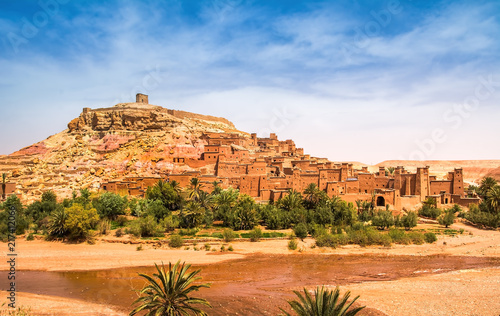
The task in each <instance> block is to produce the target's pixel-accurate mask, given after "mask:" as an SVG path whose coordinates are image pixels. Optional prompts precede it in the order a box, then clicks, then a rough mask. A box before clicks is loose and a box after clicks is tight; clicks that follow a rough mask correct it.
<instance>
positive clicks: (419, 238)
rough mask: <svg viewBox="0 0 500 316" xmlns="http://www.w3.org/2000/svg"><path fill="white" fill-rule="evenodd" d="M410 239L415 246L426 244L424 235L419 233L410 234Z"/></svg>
mask: <svg viewBox="0 0 500 316" xmlns="http://www.w3.org/2000/svg"><path fill="white" fill-rule="evenodd" d="M408 237H409V238H410V240H411V242H412V243H414V244H415V245H422V244H423V243H424V242H425V239H424V234H422V233H419V232H410V233H408Z"/></svg>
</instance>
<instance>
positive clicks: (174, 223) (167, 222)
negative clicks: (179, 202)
mask: <svg viewBox="0 0 500 316" xmlns="http://www.w3.org/2000/svg"><path fill="white" fill-rule="evenodd" d="M160 226H161V227H162V228H163V229H164V231H165V232H171V231H174V230H175V229H176V228H178V227H179V220H178V219H177V217H176V216H172V215H169V216H167V217H165V218H163V219H162V220H160Z"/></svg>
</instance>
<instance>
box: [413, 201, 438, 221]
mask: <svg viewBox="0 0 500 316" xmlns="http://www.w3.org/2000/svg"><path fill="white" fill-rule="evenodd" d="M418 215H420V216H424V217H428V218H432V219H436V218H438V216H439V215H441V210H440V209H438V208H436V207H434V206H430V205H427V204H424V205H423V206H422V207H421V208H420V210H419V211H418Z"/></svg>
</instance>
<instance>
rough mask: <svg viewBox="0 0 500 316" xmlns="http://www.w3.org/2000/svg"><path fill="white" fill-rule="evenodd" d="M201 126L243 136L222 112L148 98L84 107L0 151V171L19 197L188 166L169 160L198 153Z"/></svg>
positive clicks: (66, 193) (61, 192) (201, 148)
mask: <svg viewBox="0 0 500 316" xmlns="http://www.w3.org/2000/svg"><path fill="white" fill-rule="evenodd" d="M206 132H231V133H239V134H241V135H244V136H247V137H248V135H247V134H246V133H243V132H240V131H238V130H236V129H235V127H234V125H233V124H232V123H231V122H229V121H228V120H226V119H224V118H217V117H213V116H205V115H200V114H194V113H189V112H184V111H174V110H169V109H165V108H162V107H160V106H154V105H150V104H141V103H124V104H118V105H115V106H114V107H111V108H103V109H89V108H85V109H84V110H83V112H82V113H81V114H80V116H79V117H77V118H75V119H74V120H72V121H71V122H70V123H69V124H68V129H67V130H64V131H62V132H60V133H58V134H56V135H53V136H50V137H49V138H47V139H45V140H43V141H41V142H38V143H36V144H33V145H31V146H29V147H26V148H23V149H21V150H19V151H17V152H14V153H12V154H10V155H7V156H0V173H3V172H5V173H7V175H8V178H9V181H10V182H14V183H16V188H17V190H16V193H17V194H19V195H20V196H21V198H22V199H23V200H24V201H31V200H33V199H35V198H38V197H39V196H40V195H41V193H42V192H43V191H45V190H48V189H52V190H54V191H55V192H56V193H57V194H58V196H60V197H65V196H70V195H71V193H72V191H73V190H75V189H79V188H91V189H95V188H98V187H99V183H100V182H101V180H102V179H103V178H106V179H113V178H119V177H120V178H121V177H123V176H134V175H140V176H153V175H163V174H165V173H171V172H172V173H177V172H183V171H187V170H190V167H189V166H187V165H182V166H181V165H174V164H173V163H172V158H174V157H179V156H182V157H186V158H190V157H191V158H198V157H199V156H200V155H201V153H202V152H203V151H204V145H205V143H204V141H203V137H202V135H203V133H206ZM213 167H214V166H207V167H205V168H212V169H213ZM206 171H207V172H208V171H210V170H206Z"/></svg>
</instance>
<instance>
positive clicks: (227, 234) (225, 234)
mask: <svg viewBox="0 0 500 316" xmlns="http://www.w3.org/2000/svg"><path fill="white" fill-rule="evenodd" d="M235 235H236V234H235V233H234V231H233V230H232V229H231V228H226V229H224V230H223V231H222V238H223V239H224V241H225V242H231V241H233V240H234V238H235V237H236V236H235Z"/></svg>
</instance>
